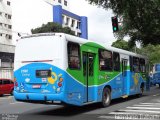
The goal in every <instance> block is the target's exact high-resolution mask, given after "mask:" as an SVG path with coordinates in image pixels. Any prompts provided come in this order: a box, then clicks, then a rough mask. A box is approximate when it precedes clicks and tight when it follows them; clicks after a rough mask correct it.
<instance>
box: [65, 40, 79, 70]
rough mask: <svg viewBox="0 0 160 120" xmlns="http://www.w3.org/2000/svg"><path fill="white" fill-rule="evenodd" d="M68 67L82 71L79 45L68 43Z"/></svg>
mask: <svg viewBox="0 0 160 120" xmlns="http://www.w3.org/2000/svg"><path fill="white" fill-rule="evenodd" d="M67 48H68V66H69V68H71V69H80V46H79V44H77V43H72V42H68V45H67Z"/></svg>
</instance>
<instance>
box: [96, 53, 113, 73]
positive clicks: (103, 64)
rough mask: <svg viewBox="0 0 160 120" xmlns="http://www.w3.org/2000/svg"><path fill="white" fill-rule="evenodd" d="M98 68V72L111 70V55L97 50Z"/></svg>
mask: <svg viewBox="0 0 160 120" xmlns="http://www.w3.org/2000/svg"><path fill="white" fill-rule="evenodd" d="M99 67H100V70H107V71H111V70H112V53H111V52H110V51H107V50H99Z"/></svg>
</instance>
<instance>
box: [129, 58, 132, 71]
mask: <svg viewBox="0 0 160 120" xmlns="http://www.w3.org/2000/svg"><path fill="white" fill-rule="evenodd" d="M129 62H130V71H131V72H132V71H133V57H132V56H129Z"/></svg>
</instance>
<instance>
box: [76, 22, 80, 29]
mask: <svg viewBox="0 0 160 120" xmlns="http://www.w3.org/2000/svg"><path fill="white" fill-rule="evenodd" d="M76 28H77V29H80V22H79V21H78V22H77V27H76Z"/></svg>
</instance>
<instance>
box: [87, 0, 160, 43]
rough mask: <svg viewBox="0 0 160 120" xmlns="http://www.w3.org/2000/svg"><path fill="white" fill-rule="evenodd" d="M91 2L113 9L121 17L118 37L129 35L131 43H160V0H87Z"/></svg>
mask: <svg viewBox="0 0 160 120" xmlns="http://www.w3.org/2000/svg"><path fill="white" fill-rule="evenodd" d="M87 1H89V3H90V4H94V5H98V6H101V7H103V8H104V9H112V10H113V12H114V14H115V15H117V16H118V17H119V18H121V22H122V26H121V27H122V29H121V30H120V31H119V32H118V33H117V34H116V35H117V37H118V38H123V37H124V36H126V35H129V37H130V38H131V39H130V43H131V45H134V44H135V41H139V42H141V43H142V45H144V46H145V45H147V44H153V45H156V44H160V0H87Z"/></svg>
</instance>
